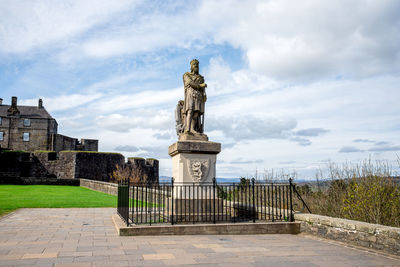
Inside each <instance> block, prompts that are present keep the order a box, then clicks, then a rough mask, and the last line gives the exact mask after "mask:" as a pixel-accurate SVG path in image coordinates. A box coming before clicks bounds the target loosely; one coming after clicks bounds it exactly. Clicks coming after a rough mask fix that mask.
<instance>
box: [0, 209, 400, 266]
mask: <svg viewBox="0 0 400 267" xmlns="http://www.w3.org/2000/svg"><path fill="white" fill-rule="evenodd" d="M115 212H116V211H115V209H113V208H87V209H21V210H18V211H16V212H15V213H12V214H11V215H9V216H6V217H4V218H2V219H0V266H23V265H25V266H35V265H36V266H164V265H193V264H197V265H200V266H205V265H213V266H230V267H233V266H279V267H284V266H297V267H299V266H400V259H399V258H395V257H387V256H384V255H381V254H375V253H371V252H368V251H365V250H359V249H355V248H349V247H345V246H342V245H340V244H337V243H332V242H327V241H321V240H318V239H315V238H312V237H307V236H303V235H236V236H234V235H224V236H210V235H204V236H158V237H120V236H118V235H117V232H116V230H115V228H114V225H113V223H112V220H111V215H112V214H113V213H115Z"/></svg>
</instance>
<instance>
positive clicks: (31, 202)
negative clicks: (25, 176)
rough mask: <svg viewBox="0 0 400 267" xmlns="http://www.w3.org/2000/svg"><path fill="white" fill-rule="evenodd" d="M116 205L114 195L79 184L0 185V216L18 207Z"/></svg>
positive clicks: (92, 206)
mask: <svg viewBox="0 0 400 267" xmlns="http://www.w3.org/2000/svg"><path fill="white" fill-rule="evenodd" d="M116 206H117V197H116V196H112V195H108V194H105V193H101V192H97V191H93V190H90V189H86V188H82V187H79V186H57V185H0V216H2V215H5V214H6V213H9V212H11V211H13V210H16V209H18V208H94V207H116Z"/></svg>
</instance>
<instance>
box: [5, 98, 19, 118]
mask: <svg viewBox="0 0 400 267" xmlns="http://www.w3.org/2000/svg"><path fill="white" fill-rule="evenodd" d="M18 115H19V110H18V108H17V97H16V96H13V97H12V98H11V107H10V108H9V109H8V110H7V116H18Z"/></svg>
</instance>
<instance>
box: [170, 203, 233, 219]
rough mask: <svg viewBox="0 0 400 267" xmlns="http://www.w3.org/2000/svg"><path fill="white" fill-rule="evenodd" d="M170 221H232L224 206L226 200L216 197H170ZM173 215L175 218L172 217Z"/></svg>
mask: <svg viewBox="0 0 400 267" xmlns="http://www.w3.org/2000/svg"><path fill="white" fill-rule="evenodd" d="M168 205H169V206H168V207H169V221H172V220H173V221H174V223H180V222H213V221H214V220H216V221H219V222H221V221H230V218H229V216H227V212H230V211H229V210H228V209H226V207H225V206H224V200H223V199H219V198H216V199H215V200H214V199H179V198H178V199H174V200H172V199H170V200H169V203H168ZM172 216H173V218H172Z"/></svg>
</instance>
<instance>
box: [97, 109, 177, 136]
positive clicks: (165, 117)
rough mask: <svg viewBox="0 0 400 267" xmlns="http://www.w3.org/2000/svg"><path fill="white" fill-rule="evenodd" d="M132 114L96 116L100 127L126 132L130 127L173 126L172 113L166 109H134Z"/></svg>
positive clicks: (166, 127) (160, 127) (161, 127)
mask: <svg viewBox="0 0 400 267" xmlns="http://www.w3.org/2000/svg"><path fill="white" fill-rule="evenodd" d="M134 113H135V114H134V115H129V116H128V115H121V114H116V113H115V114H110V115H100V116H98V117H97V118H96V120H95V121H96V125H97V126H98V127H100V128H103V129H107V130H109V131H115V132H128V131H130V130H132V129H137V128H139V129H157V130H168V129H170V128H172V127H173V125H174V122H173V120H172V115H171V114H170V113H169V112H168V111H166V110H135V111H134Z"/></svg>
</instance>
